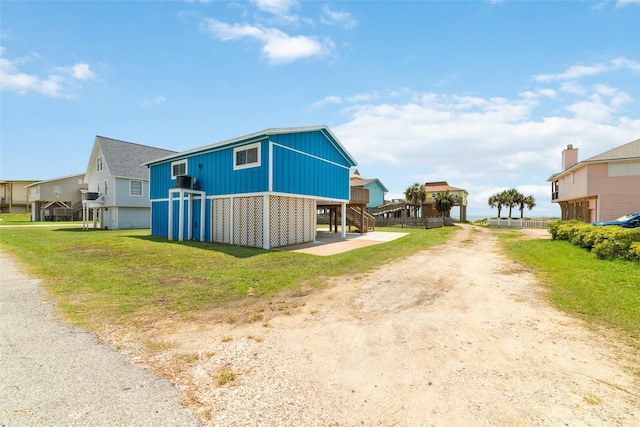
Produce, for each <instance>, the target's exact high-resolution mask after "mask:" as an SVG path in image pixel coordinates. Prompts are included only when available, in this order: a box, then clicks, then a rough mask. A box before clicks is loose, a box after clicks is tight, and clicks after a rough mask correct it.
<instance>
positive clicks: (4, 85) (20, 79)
mask: <svg viewBox="0 0 640 427" xmlns="http://www.w3.org/2000/svg"><path fill="white" fill-rule="evenodd" d="M4 53H5V48H4V47H2V46H0V54H1V55H2V57H1V58H0V90H8V91H11V92H17V93H21V94H26V93H31V92H35V93H40V94H42V95H46V96H52V97H71V96H73V90H74V89H75V88H78V87H80V85H79V82H80V81H88V80H92V79H94V78H95V77H96V76H95V73H94V72H93V71H91V69H90V67H89V64H84V63H77V64H74V65H72V66H70V67H58V68H56V69H55V70H53V71H52V72H50V73H48V74H46V75H45V76H38V75H35V74H28V73H25V72H23V71H20V69H19V68H18V66H20V65H23V64H24V63H25V62H27V60H26V59H24V58H22V59H14V60H11V59H6V58H5V57H4V56H5V55H4ZM35 57H37V55H35Z"/></svg>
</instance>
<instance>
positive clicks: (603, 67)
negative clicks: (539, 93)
mask: <svg viewBox="0 0 640 427" xmlns="http://www.w3.org/2000/svg"><path fill="white" fill-rule="evenodd" d="M621 69H629V70H631V71H634V72H638V71H640V64H639V63H637V62H634V61H630V60H628V59H624V58H618V59H613V60H611V61H609V62H606V63H603V64H593V65H574V66H572V67H569V68H568V69H567V70H566V71H565V72H563V73H560V74H538V75H536V76H533V79H534V80H535V81H538V82H552V81H558V80H577V79H580V78H582V77H586V76H595V75H598V74H603V73H606V72H609V71H613V70H621Z"/></svg>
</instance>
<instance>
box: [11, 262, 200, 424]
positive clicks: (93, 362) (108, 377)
mask: <svg viewBox="0 0 640 427" xmlns="http://www.w3.org/2000/svg"><path fill="white" fill-rule="evenodd" d="M0 270H1V271H2V274H1V278H0V327H1V329H0V330H1V332H0V361H1V363H0V365H1V366H2V368H1V369H0V427H5V426H159V425H162V426H198V425H200V423H199V421H197V419H196V418H195V417H193V416H192V415H191V414H189V413H188V412H186V411H185V410H184V409H183V408H182V406H181V405H180V404H179V400H180V392H179V391H178V390H177V389H175V388H174V387H173V385H172V384H171V383H170V382H169V381H167V380H166V379H163V378H160V377H157V376H155V375H153V374H152V373H150V372H149V371H147V370H145V369H142V368H138V367H135V366H133V365H131V364H130V363H129V362H128V361H127V359H126V357H125V356H124V355H122V354H120V353H118V351H116V350H115V349H114V348H113V347H110V346H107V345H104V344H101V343H100V342H99V341H98V340H97V338H96V337H95V335H93V334H92V333H89V332H87V331H85V330H82V329H78V328H73V327H70V326H68V325H66V324H64V323H62V322H61V321H59V320H58V319H57V318H56V314H55V307H54V303H53V301H52V300H50V299H47V298H46V295H44V293H43V291H42V290H41V289H40V287H39V286H38V280H32V279H29V278H28V277H26V276H25V275H24V274H22V273H21V272H20V270H19V266H18V265H17V264H16V263H15V262H14V261H13V260H12V259H11V258H10V257H9V256H8V255H7V254H4V253H0Z"/></svg>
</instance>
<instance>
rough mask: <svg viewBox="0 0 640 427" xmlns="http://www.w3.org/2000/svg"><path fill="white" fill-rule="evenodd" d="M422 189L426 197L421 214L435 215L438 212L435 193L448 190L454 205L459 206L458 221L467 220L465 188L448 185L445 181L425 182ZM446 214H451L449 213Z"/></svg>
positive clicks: (438, 214) (467, 194) (426, 215)
mask: <svg viewBox="0 0 640 427" xmlns="http://www.w3.org/2000/svg"><path fill="white" fill-rule="evenodd" d="M424 190H425V192H426V193H427V199H426V200H425V202H424V203H423V204H422V216H425V217H437V216H440V212H438V210H437V209H436V195H437V194H438V193H439V192H441V191H448V192H449V193H450V194H451V195H452V196H453V197H454V200H455V203H454V206H460V222H463V221H466V220H467V197H468V196H469V193H468V192H467V190H463V189H462V188H457V187H453V186H451V185H449V184H448V183H447V181H438V182H425V183H424ZM447 216H451V214H450V213H448V214H447Z"/></svg>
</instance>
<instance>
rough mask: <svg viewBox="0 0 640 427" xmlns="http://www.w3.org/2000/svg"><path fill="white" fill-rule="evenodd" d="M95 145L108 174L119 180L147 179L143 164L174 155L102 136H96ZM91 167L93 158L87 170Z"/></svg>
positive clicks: (172, 152)
mask: <svg viewBox="0 0 640 427" xmlns="http://www.w3.org/2000/svg"><path fill="white" fill-rule="evenodd" d="M95 144H97V145H99V146H100V150H101V151H102V156H103V158H104V162H105V164H106V167H107V169H108V171H109V174H110V175H111V176H116V177H120V178H135V179H149V169H148V168H147V167H145V166H144V165H143V163H145V162H148V161H150V160H153V159H157V158H158V157H164V156H168V155H171V154H175V151H171V150H164V149H162V148H155V147H149V146H147V145H140V144H135V143H133V142H126V141H119V140H117V139H111V138H106V137H104V136H96V139H95ZM92 166H93V156H92V158H91V159H90V160H89V166H88V167H87V170H88V171H89V170H91V168H92Z"/></svg>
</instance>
